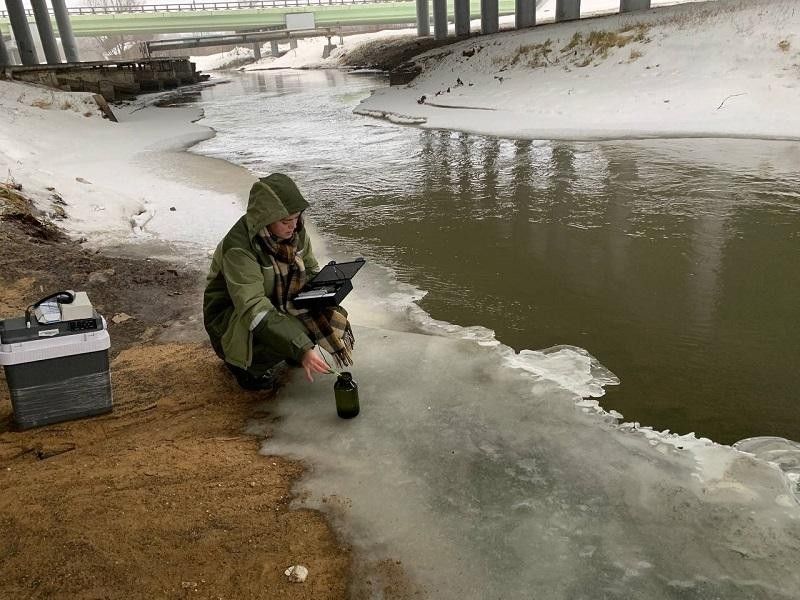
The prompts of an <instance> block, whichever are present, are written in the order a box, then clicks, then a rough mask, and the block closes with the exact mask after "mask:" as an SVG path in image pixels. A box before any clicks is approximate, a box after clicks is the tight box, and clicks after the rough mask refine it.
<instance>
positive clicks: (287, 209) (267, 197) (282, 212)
mask: <svg viewBox="0 0 800 600" xmlns="http://www.w3.org/2000/svg"><path fill="white" fill-rule="evenodd" d="M308 206H309V204H308V202H307V201H306V199H305V198H303V194H301V193H300V190H299V189H297V185H295V183H294V181H292V179H291V178H290V177H289V176H288V175H284V174H283V173H273V174H272V175H270V176H268V177H262V178H261V179H259V180H258V181H256V182H255V183H254V184H253V187H252V188H250V199H249V201H248V203H247V215H246V219H247V231H248V233H249V235H250V237H251V238H252V237H255V236H256V234H257V233H258V232H259V231H261V230H262V229H263V228H264V227H266V226H267V225H269V224H270V223H274V222H275V221H280V220H281V219H285V218H286V217H288V216H289V215H290V214H292V213H297V212H303V211H304V210H305V209H307V208H308Z"/></svg>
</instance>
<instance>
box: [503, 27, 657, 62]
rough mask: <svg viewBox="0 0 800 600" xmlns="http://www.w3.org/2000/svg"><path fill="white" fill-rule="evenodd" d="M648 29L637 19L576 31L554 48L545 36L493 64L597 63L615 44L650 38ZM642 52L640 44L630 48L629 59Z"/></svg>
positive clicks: (641, 42) (641, 54)
mask: <svg viewBox="0 0 800 600" xmlns="http://www.w3.org/2000/svg"><path fill="white" fill-rule="evenodd" d="M649 30H650V25H648V24H645V23H639V24H637V25H631V26H629V27H625V28H623V29H620V30H618V31H591V32H589V33H588V34H584V33H580V32H576V33H575V34H574V35H573V36H572V38H571V39H570V41H569V43H567V44H566V45H565V46H564V47H563V48H561V49H560V50H558V51H556V50H554V49H553V40H551V39H547V40H545V41H544V42H542V43H540V44H525V45H522V46H520V47H519V48H518V49H517V51H516V52H515V53H514V54H512V55H511V56H510V57H502V58H496V59H495V60H494V64H496V65H498V66H499V67H501V70H505V69H507V68H510V67H516V66H524V67H528V68H531V69H537V68H539V67H547V66H556V65H561V66H563V67H564V68H565V69H569V68H570V67H572V66H574V67H587V66H589V65H591V64H595V65H597V64H600V62H601V61H603V60H605V59H607V58H608V57H609V56H610V55H611V53H612V52H613V51H614V50H615V49H617V48H624V47H625V46H628V45H629V44H646V43H648V42H649V41H650V38H649V37H648V36H647V33H648V31H649ZM642 56H643V52H642V50H641V49H640V48H632V49H631V52H630V55H629V61H634V60H637V59H638V58H641V57H642Z"/></svg>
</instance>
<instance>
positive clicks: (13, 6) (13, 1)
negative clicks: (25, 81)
mask: <svg viewBox="0 0 800 600" xmlns="http://www.w3.org/2000/svg"><path fill="white" fill-rule="evenodd" d="M6 8H7V9H8V20H9V21H11V30H12V31H13V32H14V39H15V40H17V50H19V59H20V62H22V64H23V65H38V64H39V57H38V56H37V55H36V46H34V45H33V36H32V35H31V28H30V27H28V17H27V15H26V14H25V7H24V6H22V0H6Z"/></svg>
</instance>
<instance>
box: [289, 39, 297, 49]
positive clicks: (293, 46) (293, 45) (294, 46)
mask: <svg viewBox="0 0 800 600" xmlns="http://www.w3.org/2000/svg"><path fill="white" fill-rule="evenodd" d="M289 48H291V49H292V50H296V49H297V40H296V39H295V38H292V39H290V40H289Z"/></svg>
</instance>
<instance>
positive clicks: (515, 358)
mask: <svg viewBox="0 0 800 600" xmlns="http://www.w3.org/2000/svg"><path fill="white" fill-rule="evenodd" d="M381 85H385V83H384V80H383V79H382V78H380V77H377V76H374V75H345V74H342V73H339V72H335V71H326V72H270V73H251V74H241V75H238V74H236V75H232V76H231V81H230V82H229V83H226V84H224V85H218V86H215V87H212V88H207V89H205V90H204V91H203V92H202V94H201V95H200V97H199V98H198V102H199V103H200V105H201V106H202V107H203V109H204V110H205V115H206V118H205V120H204V121H203V123H204V124H207V125H210V126H212V127H214V128H215V129H216V130H217V136H216V137H214V138H212V139H209V140H207V141H205V142H202V143H201V144H199V145H198V146H196V147H194V148H193V151H194V152H198V153H201V154H205V155H209V156H214V157H219V158H224V159H226V160H229V161H231V162H234V163H237V164H240V165H243V166H245V167H247V168H248V169H250V170H252V171H253V172H255V173H258V174H266V173H269V172H273V171H284V172H287V173H290V174H291V175H292V176H294V177H295V178H296V179H297V181H298V182H299V184H300V187H301V189H302V190H303V191H304V192H305V193H306V195H307V196H308V197H309V199H310V201H311V203H312V209H311V210H310V218H311V220H312V221H313V224H314V226H315V228H316V230H317V231H319V232H320V234H319V237H318V238H317V239H316V240H315V243H316V244H317V248H318V250H319V251H320V252H321V253H326V254H329V255H332V256H336V257H348V256H349V257H352V256H355V255H363V256H365V257H366V258H367V259H368V261H369V263H368V265H367V267H366V268H365V269H363V271H362V272H361V273H359V275H358V277H357V278H356V280H355V283H356V288H357V289H356V290H355V292H353V294H351V296H350V297H348V300H347V306H348V308H349V309H350V310H351V312H352V314H353V320H354V322H355V323H356V325H357V327H356V336H357V339H358V345H357V347H356V366H355V367H354V372H355V374H356V376H357V378H358V380H359V382H360V384H361V393H362V414H361V415H360V416H359V417H358V418H356V419H353V420H352V421H347V422H345V421H341V420H339V419H337V418H336V416H335V412H334V411H333V409H332V405H331V404H332V394H331V392H330V389H329V385H328V382H322V383H320V382H316V383H314V384H308V383H306V382H304V381H301V380H300V378H299V377H296V378H294V380H293V381H292V383H291V385H289V386H287V388H285V389H284V390H282V391H281V393H280V395H279V397H278V402H276V403H270V404H269V405H268V407H267V409H268V410H269V411H271V412H272V413H273V417H274V420H275V421H276V422H279V423H280V424H279V426H278V427H276V428H275V430H274V431H273V432H272V433H273V435H272V437H271V438H270V440H269V442H268V443H267V445H266V447H265V452H268V453H269V452H278V453H286V454H290V455H295V456H299V457H301V458H304V459H307V460H308V461H309V464H310V465H312V469H311V472H310V474H309V475H308V476H307V477H306V478H305V479H304V481H303V483H302V484H301V488H302V490H308V492H309V494H308V495H304V494H301V496H300V497H301V502H305V503H306V504H307V505H309V506H314V507H320V508H324V509H326V510H327V512H328V514H329V515H331V517H332V518H333V519H334V522H336V523H337V524H338V525H339V526H341V527H342V529H343V531H345V533H346V536H347V539H348V541H349V542H350V543H352V544H353V546H354V547H355V548H356V549H357V550H358V551H359V552H358V555H359V556H361V557H362V559H363V562H364V563H365V565H366V566H365V567H364V569H365V575H364V579H363V580H357V582H356V584H355V586H356V587H357V588H359V589H357V590H356V591H358V592H361V593H363V595H365V596H367V597H370V598H391V597H403V596H402V594H401V595H395V596H393V595H392V593H393V592H392V590H395V591H396V589H397V588H396V586H397V584H398V582H397V580H396V579H397V571H400V572H401V574H405V576H407V577H408V581H406V582H405V583H406V584H407V585H408V586H409V587H408V588H406V591H407V592H408V593H407V595H413V593H414V592H415V591H416V590H418V589H419V590H421V594H422V596H423V597H424V596H427V597H430V598H435V599H437V600H438V599H444V600H449V599H454V600H455V599H464V598H469V599H472V598H475V599H483V598H513V599H517V598H548V599H551V598H552V599H554V600H562V599H563V600H577V599H586V600H594V599H596V598H615V599H620V600H621V599H626V600H627V599H632V598H636V599H640V600H655V599H661V598H664V599H673V598H674V599H678V598H680V599H684V598H691V599H697V600H701V599H710V598H725V599H726V600H736V599H749V598H754V599H755V598H758V599H762V598H763V599H765V600H766V599H770V600H773V599H779V598H780V599H796V598H800V573H798V572H797V569H796V564H797V563H798V561H799V560H800V509H799V508H798V503H797V500H796V496H795V495H793V493H792V491H793V490H794V491H795V493H797V489H796V487H797V478H798V477H800V449H799V448H798V447H796V446H792V445H791V444H788V445H787V444H785V443H782V442H780V441H779V440H769V439H759V440H756V441H755V442H751V444H750V445H749V446H748V449H749V450H751V451H753V452H755V453H756V454H758V455H761V456H764V457H766V458H771V459H773V460H778V461H779V462H780V463H781V466H782V468H783V470H784V471H786V472H790V473H791V472H794V473H795V479H794V480H791V479H787V478H786V477H784V475H783V474H782V472H781V470H780V469H778V468H777V467H773V466H769V465H768V464H767V463H765V462H762V461H759V460H754V459H752V458H751V457H750V456H749V455H746V454H742V453H738V452H734V451H732V450H731V449H730V448H728V447H725V446H719V445H715V444H711V443H710V442H707V441H702V440H701V441H699V442H698V441H697V440H696V439H695V438H693V437H692V436H683V437H676V436H671V435H668V434H666V433H657V432H656V431H654V430H651V429H646V428H645V429H642V428H637V427H635V426H631V425H624V424H623V425H619V422H620V421H622V420H623V419H622V418H620V417H619V414H618V413H622V414H623V415H624V420H625V421H629V422H630V421H636V422H640V423H641V424H642V425H650V426H654V427H655V428H656V430H662V429H670V430H672V431H674V432H679V433H681V434H685V433H688V432H690V431H694V432H697V433H698V434H699V435H703V436H707V437H710V438H712V439H714V440H716V441H718V442H723V443H731V442H734V441H736V440H740V439H742V438H747V437H753V436H782V437H787V438H793V439H800V429H799V426H798V422H797V419H795V418H794V417H795V415H794V413H793V411H792V410H791V407H792V405H793V400H794V399H795V398H796V396H797V392H796V390H797V389H798V385H797V384H798V383H800V378H799V376H798V372H797V370H796V369H795V368H794V366H795V365H796V364H797V362H798V359H800V351H799V350H798V344H797V343H796V340H797V339H800V338H799V337H798V334H800V329H798V327H799V326H798V322H797V319H796V318H794V313H795V312H796V311H795V310H794V307H795V305H796V298H797V292H798V291H800V275H798V272H799V271H798V269H796V268H794V262H795V261H796V258H797V257H798V256H800V252H799V251H800V227H799V226H798V225H800V195H798V190H800V177H799V176H798V170H797V165H798V164H800V145H798V144H791V143H774V142H770V143H765V142H759V141H744V140H738V141H727V140H716V141H714V140H691V141H684V140H654V141H640V142H624V143H622V142H606V143H598V142H592V143H568V142H552V141H520V140H506V139H495V138H489V137H485V136H475V135H468V134H463V133H453V132H439V131H425V130H421V129H415V128H407V127H402V126H398V125H393V124H390V123H386V122H382V121H377V120H371V119H367V118H363V117H358V116H355V115H353V114H352V108H353V107H354V106H355V105H356V104H357V103H358V101H359V100H360V99H361V98H363V97H365V95H366V94H368V93H369V90H370V89H373V88H375V87H377V86H381ZM414 300H416V301H417V304H414V302H413V301H414ZM432 334H433V335H432ZM495 338H496V339H495ZM498 341H499V343H498ZM476 342H477V343H476ZM540 349H546V350H543V351H539V350H540ZM612 372H613V374H612ZM614 375H616V376H617V377H618V380H619V385H611V384H614V383H615V382H616V378H615V377H614ZM604 393H605V395H604V396H603V394H604ZM601 396H602V397H601ZM595 398H599V401H600V403H601V404H602V407H603V408H604V409H605V411H604V410H602V409H600V408H599V406H598V400H596V399H595ZM612 411H613V412H612ZM617 411H618V412H617ZM259 427H262V425H260V424H258V423H254V424H253V428H254V431H255V430H259ZM782 444H783V445H782ZM302 490H301V491H302ZM299 558H301V557H299ZM287 566H288V565H287ZM310 566H311V573H312V574H311V576H313V573H314V571H313V565H310ZM359 581H360V583H359ZM359 586H360V587H359Z"/></svg>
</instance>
